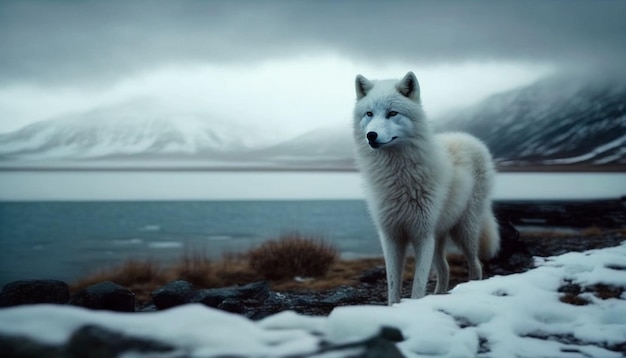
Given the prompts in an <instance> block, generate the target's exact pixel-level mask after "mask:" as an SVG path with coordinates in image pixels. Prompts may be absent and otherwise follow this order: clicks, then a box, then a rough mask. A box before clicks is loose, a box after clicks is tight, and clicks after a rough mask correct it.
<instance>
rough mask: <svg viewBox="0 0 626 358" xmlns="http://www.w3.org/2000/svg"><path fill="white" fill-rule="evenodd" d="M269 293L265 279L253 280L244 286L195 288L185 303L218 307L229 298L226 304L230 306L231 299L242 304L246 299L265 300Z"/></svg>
mask: <svg viewBox="0 0 626 358" xmlns="http://www.w3.org/2000/svg"><path fill="white" fill-rule="evenodd" d="M269 295H270V289H269V283H268V282H267V281H261V282H253V283H250V284H247V285H244V286H230V287H222V288H208V289H203V290H197V291H194V292H192V293H191V294H190V296H189V297H188V299H187V303H202V304H204V305H207V306H209V307H215V308H219V306H220V304H221V303H222V302H223V301H224V300H226V299H230V300H231V302H230V303H229V304H228V305H229V307H232V304H233V301H232V300H239V301H241V302H242V304H243V303H244V302H245V301H247V300H254V301H256V303H255V304H258V302H259V301H265V300H266V299H267V298H268V297H269Z"/></svg>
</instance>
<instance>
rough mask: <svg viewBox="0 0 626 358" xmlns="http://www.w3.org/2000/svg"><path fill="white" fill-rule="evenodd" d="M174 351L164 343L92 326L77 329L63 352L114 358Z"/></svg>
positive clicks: (71, 355) (69, 354) (81, 355)
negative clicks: (128, 353) (131, 353)
mask: <svg viewBox="0 0 626 358" xmlns="http://www.w3.org/2000/svg"><path fill="white" fill-rule="evenodd" d="M175 349H176V348H174V347H172V346H170V345H168V344H165V343H161V342H157V341H154V340H150V339H146V338H138V337H130V336H127V335H124V334H122V333H119V332H114V331H111V330H109V329H105V328H102V327H98V326H92V325H89V326H84V327H81V328H79V329H78V330H77V331H76V332H74V333H73V334H72V336H71V338H70V339H69V341H68V342H67V344H66V345H65V351H66V352H67V355H68V356H69V357H85V356H88V357H98V358H109V357H110V358H114V357H119V356H120V355H121V354H123V353H125V352H133V353H134V354H137V353H140V354H145V355H149V354H154V355H155V356H157V355H158V356H162V355H164V353H166V352H172V351H174V350H175ZM86 354H88V355H86ZM168 356H171V355H168Z"/></svg>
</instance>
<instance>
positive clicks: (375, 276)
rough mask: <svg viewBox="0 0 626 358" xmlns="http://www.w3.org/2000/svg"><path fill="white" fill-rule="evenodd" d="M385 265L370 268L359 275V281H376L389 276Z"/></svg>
mask: <svg viewBox="0 0 626 358" xmlns="http://www.w3.org/2000/svg"><path fill="white" fill-rule="evenodd" d="M386 275H387V273H386V271H385V266H376V267H374V268H372V269H369V270H367V271H365V272H363V273H362V274H361V276H359V281H360V282H363V283H376V282H378V281H381V280H385V279H386V278H387V276H386Z"/></svg>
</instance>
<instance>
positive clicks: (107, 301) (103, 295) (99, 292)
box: [70, 281, 135, 312]
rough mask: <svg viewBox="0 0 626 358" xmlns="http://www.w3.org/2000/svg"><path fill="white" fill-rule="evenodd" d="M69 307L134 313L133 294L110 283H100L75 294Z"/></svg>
mask: <svg viewBox="0 0 626 358" xmlns="http://www.w3.org/2000/svg"><path fill="white" fill-rule="evenodd" d="M70 304H71V305H75V306H81V307H85V308H90V309H99V310H110V311H118V312H134V311H135V294H134V293H132V292H131V291H129V290H128V289H126V288H124V287H122V286H120V285H118V284H116V283H113V282H111V281H105V282H100V283H97V284H95V285H91V286H89V287H86V288H84V289H82V290H81V291H79V292H78V293H76V294H75V295H74V296H73V297H72V299H71V300H70Z"/></svg>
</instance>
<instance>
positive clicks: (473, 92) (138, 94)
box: [0, 0, 626, 135]
mask: <svg viewBox="0 0 626 358" xmlns="http://www.w3.org/2000/svg"><path fill="white" fill-rule="evenodd" d="M625 14H626V1H565V0H563V1H515V2H508V1H446V2H441V1H433V2H420V1H330V0H328V1H325V0H321V1H319V0H318V1H236V0H233V1H136V0H134V1H110V0H109V1H104V0H103V1H80V2H79V1H24V0H21V1H3V0H0V49H1V50H0V132H7V131H12V130H16V129H18V128H20V127H22V126H24V125H26V124H28V123H32V122H34V121H38V120H44V119H49V118H54V117H63V116H67V115H69V114H73V113H74V114H75V113H81V112H84V111H88V110H91V109H94V108H99V107H103V106H116V105H118V104H120V103H124V102H129V101H131V102H132V101H133V100H136V99H140V98H150V99H153V100H155V101H156V103H159V105H160V106H162V107H163V108H164V111H169V113H172V115H176V114H178V113H183V112H184V113H194V114H200V115H201V116H204V117H203V118H206V120H207V121H211V120H220V121H232V122H233V123H235V122H236V123H238V124H244V125H245V124H246V123H250V124H255V125H256V126H257V127H258V123H264V124H266V126H267V127H271V128H280V130H279V131H277V133H284V134H285V135H290V134H293V135H295V134H300V133H303V132H305V131H307V130H310V129H313V128H315V127H319V126H331V125H340V124H341V125H346V126H347V125H349V124H350V121H351V110H352V105H353V102H354V98H355V95H354V85H353V81H354V76H355V75H356V74H357V73H362V74H363V75H365V76H366V77H371V78H386V77H401V76H403V75H404V74H405V73H406V72H407V71H409V70H412V71H414V72H415V73H416V74H417V76H418V79H419V80H420V83H421V87H422V93H423V101H424V105H425V107H426V109H427V113H429V114H431V115H432V116H433V117H437V116H438V115H440V114H442V113H445V111H446V110H449V109H454V108H458V107H461V106H464V105H469V104H471V103H473V102H475V101H477V100H480V99H482V98H484V97H485V96H487V95H489V94H492V93H494V92H498V91H502V90H507V89H510V88H514V87H516V86H520V85H523V84H527V83H530V82H532V81H535V80H537V79H539V78H541V77H543V76H547V75H550V74H552V73H554V72H558V71H562V70H565V69H567V70H571V71H587V70H588V69H593V70H600V69H602V70H604V69H610V70H615V69H621V68H623V67H624V65H623V64H624V63H626V45H625V40H624V38H625V36H626V16H625ZM141 103H146V102H141ZM148 103H149V102H148ZM263 127H265V126H263Z"/></svg>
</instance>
